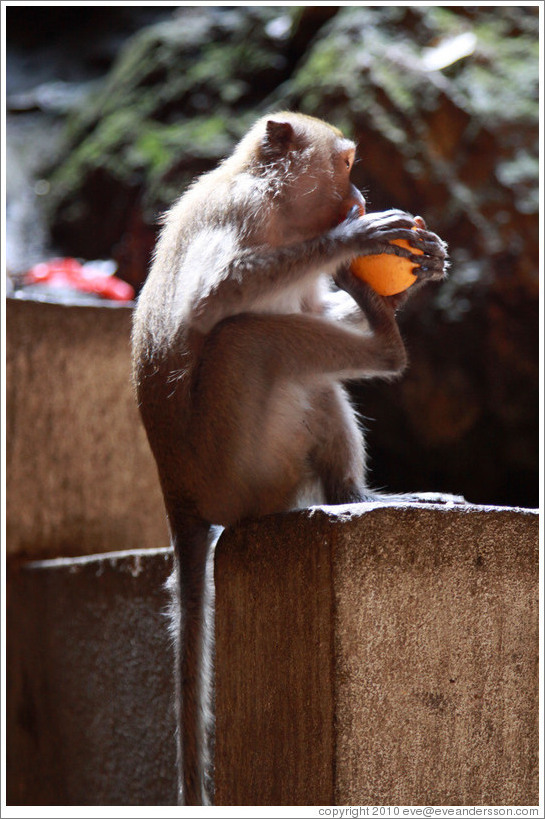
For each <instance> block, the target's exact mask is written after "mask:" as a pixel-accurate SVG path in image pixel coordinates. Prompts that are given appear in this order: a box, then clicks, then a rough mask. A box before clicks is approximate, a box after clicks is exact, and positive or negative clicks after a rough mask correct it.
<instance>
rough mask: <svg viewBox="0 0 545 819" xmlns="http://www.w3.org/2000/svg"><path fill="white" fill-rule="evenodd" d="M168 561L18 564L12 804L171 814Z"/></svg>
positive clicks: (12, 609) (14, 576) (130, 556)
mask: <svg viewBox="0 0 545 819" xmlns="http://www.w3.org/2000/svg"><path fill="white" fill-rule="evenodd" d="M170 570H171V553H170V550H167V549H164V550H155V551H153V550H146V551H143V552H133V553H131V552H123V553H118V554H116V555H113V554H111V555H104V556H101V555H98V556H93V557H88V558H81V557H80V558H75V559H59V560H52V561H44V562H38V563H27V564H24V565H22V566H17V564H15V563H13V562H12V563H11V567H10V573H9V584H8V587H9V594H8V612H7V613H8V642H7V668H8V674H7V766H6V773H7V777H6V780H7V803H8V805H174V804H175V800H176V772H175V771H176V769H175V739H174V728H175V721H174V708H173V702H174V700H173V682H172V670H173V664H174V660H173V656H172V650H171V644H170V638H169V636H168V635H167V630H166V619H165V617H164V610H165V606H166V604H167V596H166V593H165V591H164V582H165V580H166V578H167V577H168V574H169V573H170Z"/></svg>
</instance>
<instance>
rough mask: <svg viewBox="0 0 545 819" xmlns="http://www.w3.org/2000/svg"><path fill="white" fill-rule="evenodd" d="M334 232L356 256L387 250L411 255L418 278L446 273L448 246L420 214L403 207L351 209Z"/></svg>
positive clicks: (422, 278)
mask: <svg viewBox="0 0 545 819" xmlns="http://www.w3.org/2000/svg"><path fill="white" fill-rule="evenodd" d="M415 226H416V228H417V229H416V230H414V228H415ZM332 233H333V234H334V235H335V237H336V238H338V239H340V241H341V244H342V245H343V246H344V247H346V248H347V249H349V250H351V251H352V252H353V254H354V255H355V256H378V255H381V254H383V253H386V254H393V255H395V256H401V257H402V258H406V259H409V260H410V261H411V262H414V264H415V265H416V267H415V269H414V271H413V272H414V275H415V276H416V277H417V279H418V281H421V282H424V281H432V280H437V279H442V278H443V277H444V275H445V272H446V267H447V263H446V255H447V246H446V244H445V243H444V242H443V241H442V239H440V238H439V236H437V234H436V233H432V232H431V231H429V230H427V229H426V224H425V222H424V220H423V219H422V217H420V216H416V217H414V216H412V215H411V214H409V213H405V212H404V211H401V210H387V211H381V212H379V213H367V214H365V215H364V216H357V214H355V213H352V212H351V213H350V214H349V216H348V218H347V219H345V220H344V222H341V224H340V225H338V226H337V227H336V228H334V229H333V231H332ZM396 239H397V240H399V239H404V240H405V241H406V242H407V244H408V245H410V247H403V246H402V245H398V244H392V242H394V241H395V240H396ZM413 250H417V251H419V252H417V253H415V252H413Z"/></svg>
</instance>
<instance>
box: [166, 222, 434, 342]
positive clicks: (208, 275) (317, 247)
mask: <svg viewBox="0 0 545 819" xmlns="http://www.w3.org/2000/svg"><path fill="white" fill-rule="evenodd" d="M412 224H413V217H411V216H409V215H408V214H406V213H403V212H402V211H397V210H393V211H386V212H384V213H378V214H369V215H367V216H364V217H362V218H360V219H357V220H346V221H345V222H343V223H341V224H340V225H338V226H337V227H335V228H333V229H332V230H330V231H328V232H327V233H324V234H322V235H320V236H317V237H314V238H312V239H308V240H306V241H302V242H298V243H296V244H292V245H287V246H284V247H282V246H281V247H271V246H267V245H261V246H258V247H250V248H240V247H236V245H235V246H233V245H231V246H230V247H229V239H230V234H228V232H226V240H227V242H226V243H227V246H228V247H229V251H230V252H226V249H225V246H224V245H221V236H222V232H221V231H218V232H217V233H216V234H215V235H214V236H207V237H206V240H207V247H208V250H207V261H208V264H207V265H204V269H203V270H202V276H201V280H200V285H201V286H200V287H199V288H196V289H195V291H194V292H195V293H198V296H197V297H196V298H195V299H193V300H190V303H189V311H188V312H189V315H188V316H187V318H188V320H189V322H190V323H191V324H192V325H193V326H194V327H196V328H197V329H199V330H201V331H202V332H208V331H209V330H210V329H211V328H212V327H213V326H214V325H215V324H217V322H218V321H221V319H223V318H225V317H226V316H228V315H232V314H233V313H240V312H245V311H248V310H259V307H260V304H261V303H263V304H265V305H266V306H267V307H268V308H269V311H270V308H271V305H272V306H273V311H274V300H275V299H279V300H280V299H282V297H284V296H285V295H286V294H288V295H291V296H294V295H295V296H296V297H297V291H298V290H299V291H300V292H301V293H302V291H303V290H304V289H305V288H306V287H308V285H309V284H310V283H311V282H312V281H314V280H316V279H317V278H318V276H320V275H321V274H323V273H326V274H329V275H333V274H334V273H335V271H336V270H337V268H339V266H340V265H342V264H343V263H345V262H348V261H349V260H350V259H351V258H353V257H354V256H355V255H368V254H376V253H392V254H395V255H397V256H403V257H407V258H410V259H411V260H412V261H414V262H415V264H420V263H423V259H426V258H427V254H428V252H429V247H428V245H427V244H426V242H427V232H425V231H423V232H422V233H423V234H425V235H424V236H422V237H421V238H419V239H418V240H414V236H415V234H414V232H412V231H411V230H410V227H411V226H412ZM393 239H407V240H409V239H410V240H413V245H414V246H418V247H419V248H420V249H422V250H423V254H424V256H421V255H417V254H413V253H411V251H410V250H407V249H406V248H404V247H399V246H398V245H392V244H390V242H391V241H392V240H393ZM203 244H205V241H204V237H202V236H198V237H196V238H194V239H193V240H192V245H195V246H197V247H199V248H200V247H201V246H202V245H203ZM220 247H221V249H220ZM192 255H193V253H192V246H190V247H189V249H188V251H187V254H186V258H185V260H184V264H183V268H188V273H190V274H192V275H193V276H194V272H193V271H192V270H190V268H191V266H192V265H191V258H192ZM201 264H202V259H201ZM185 280H186V275H184V271H183V269H182V275H181V276H180V284H182V283H183V282H184V281H185ZM208 283H209V284H208Z"/></svg>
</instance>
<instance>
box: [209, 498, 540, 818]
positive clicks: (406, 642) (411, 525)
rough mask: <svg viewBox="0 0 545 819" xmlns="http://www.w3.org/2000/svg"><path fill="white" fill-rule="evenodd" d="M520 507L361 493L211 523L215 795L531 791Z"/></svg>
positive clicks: (529, 661) (438, 797) (259, 798)
mask: <svg viewBox="0 0 545 819" xmlns="http://www.w3.org/2000/svg"><path fill="white" fill-rule="evenodd" d="M537 559H538V516H537V514H536V513H534V512H531V511H528V510H512V509H498V508H485V507H472V506H467V507H454V508H437V507H428V508H422V507H417V506H415V505H414V504H412V505H408V506H407V507H405V508H393V507H387V506H386V507H385V506H380V507H376V506H374V505H369V506H363V505H362V506H361V507H346V508H345V511H344V512H343V511H342V508H339V507H337V508H336V509H334V508H330V509H329V510H315V511H307V512H297V513H293V514H290V515H286V516H279V517H272V518H269V519H267V520H265V521H264V520H262V521H257V522H249V523H247V524H246V525H244V526H241V527H239V528H238V529H237V530H235V531H232V532H230V533H226V534H225V535H224V536H223V538H222V539H221V540H220V541H219V543H218V547H217V553H216V586H217V588H216V601H217V643H216V663H217V691H216V707H217V739H216V802H217V804H220V805H290V804H291V805H309V804H312V805H370V804H372V805H392V804H394V805H395V804H402V805H483V804H485V805H533V804H537V801H538V605H537V593H538V576H537Z"/></svg>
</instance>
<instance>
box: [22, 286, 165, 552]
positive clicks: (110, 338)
mask: <svg viewBox="0 0 545 819" xmlns="http://www.w3.org/2000/svg"><path fill="white" fill-rule="evenodd" d="M6 312H7V321H6V325H7V328H6V329H7V356H6V363H7V374H6V382H7V384H6V403H7V415H6V422H7V424H6V441H7V449H6V475H7V499H8V506H7V520H6V531H7V544H8V551H9V553H10V554H16V553H19V554H21V553H25V554H27V555H31V556H35V557H56V556H58V555H77V554H89V553H92V552H108V551H112V550H113V549H133V548H149V547H155V546H166V545H168V535H167V528H166V523H165V514H164V508H163V500H162V497H161V492H160V489H159V481H158V478H157V473H156V469H155V464H154V462H153V458H152V456H151V452H150V450H149V447H148V443H147V441H146V436H145V433H144V429H143V427H142V424H141V422H140V418H139V417H138V410H137V406H136V401H135V398H134V395H133V391H132V386H131V376H130V373H131V364H130V348H129V339H130V326H131V310H130V309H129V308H127V307H115V308H112V307H107V306H104V307H98V306H97V307H94V306H75V305H62V304H47V303H42V302H34V301H24V300H19V299H8V300H7V310H6Z"/></svg>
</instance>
